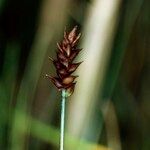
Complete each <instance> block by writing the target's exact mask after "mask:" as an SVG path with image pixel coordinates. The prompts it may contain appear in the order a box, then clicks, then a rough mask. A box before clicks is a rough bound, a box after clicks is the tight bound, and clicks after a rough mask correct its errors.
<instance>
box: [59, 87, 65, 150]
mask: <svg viewBox="0 0 150 150" xmlns="http://www.w3.org/2000/svg"><path fill="white" fill-rule="evenodd" d="M65 105H66V90H65V89H63V90H62V100H61V122H60V150H64V129H65Z"/></svg>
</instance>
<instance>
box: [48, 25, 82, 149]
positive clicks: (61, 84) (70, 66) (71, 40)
mask: <svg viewBox="0 0 150 150" xmlns="http://www.w3.org/2000/svg"><path fill="white" fill-rule="evenodd" d="M80 36H81V34H80V33H77V26H75V27H74V28H73V29H72V30H71V31H70V32H69V33H67V32H66V31H65V32H64V38H63V40H62V41H61V42H60V43H57V52H56V54H57V57H56V59H53V58H51V57H49V58H50V60H51V61H52V62H53V64H54V66H55V68H56V74H57V75H56V76H49V75H46V76H47V77H48V78H49V79H50V81H51V82H52V83H53V84H54V85H55V86H56V88H57V89H58V90H59V91H61V95H62V96H61V121H60V122H61V123H60V150H64V129H65V105H66V99H67V97H69V96H71V95H72V93H73V91H74V88H75V84H76V81H75V79H76V78H77V77H78V76H76V75H72V73H73V72H74V71H75V70H76V69H77V68H78V66H79V65H80V64H81V63H82V62H78V63H75V62H74V59H75V58H76V56H77V55H78V53H79V52H80V51H81V50H82V49H78V48H77V44H78V41H79V38H80Z"/></svg>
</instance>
